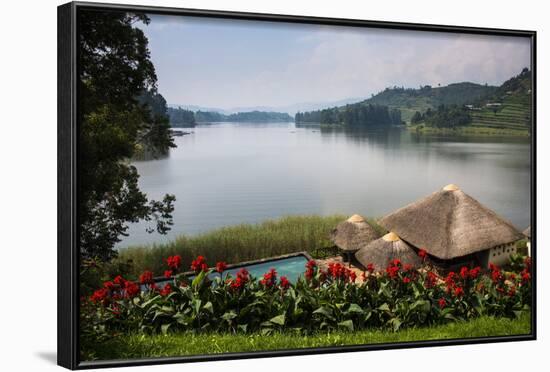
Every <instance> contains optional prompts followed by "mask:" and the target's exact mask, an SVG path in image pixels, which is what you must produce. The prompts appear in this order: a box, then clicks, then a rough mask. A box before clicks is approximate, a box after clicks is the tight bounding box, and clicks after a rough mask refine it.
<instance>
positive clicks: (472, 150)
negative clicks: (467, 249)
mask: <svg viewBox="0 0 550 372" xmlns="http://www.w3.org/2000/svg"><path fill="white" fill-rule="evenodd" d="M185 130H186V131H192V132H193V133H192V134H190V135H186V136H183V137H176V138H175V143H176V144H177V146H178V147H177V148H175V149H172V150H171V152H170V155H169V156H168V157H166V158H163V159H159V160H152V161H139V162H134V165H135V166H136V167H137V169H138V171H139V174H140V175H141V177H140V181H139V183H140V187H141V190H142V191H144V192H145V193H147V195H148V196H149V197H150V198H157V199H160V198H161V197H162V195H164V194H165V193H170V194H174V195H175V196H176V203H175V211H174V226H173V228H172V230H171V231H170V232H169V233H168V235H166V236H161V235H159V234H157V233H153V234H148V233H147V232H146V231H145V227H146V226H148V225H146V224H145V223H139V224H134V225H132V226H131V227H130V230H129V234H130V235H129V236H128V237H126V238H125V239H124V240H123V241H122V242H121V243H120V244H119V245H118V247H126V246H129V245H134V244H140V243H162V242H166V241H168V240H170V239H173V238H174V237H175V236H177V235H180V234H188V235H194V234H198V233H201V232H205V231H208V230H211V229H215V228H219V227H222V226H228V225H235V224H240V223H256V222H260V221H263V220H266V219H270V218H277V217H281V216H285V215H296V214H320V215H330V214H334V213H340V214H344V215H351V214H354V213H359V214H361V215H364V216H372V217H381V216H384V215H385V214H387V213H389V212H392V211H393V210H395V209H397V208H399V207H402V206H404V205H406V204H408V203H411V202H413V201H415V200H416V199H418V198H421V197H423V196H426V195H428V194H430V193H432V192H434V191H437V190H439V189H440V188H442V187H443V186H445V185H447V184H449V183H454V184H457V185H458V186H459V187H460V188H461V189H462V190H464V192H466V193H468V194H469V195H471V196H472V197H474V198H476V199H477V200H479V201H480V202H481V203H482V204H484V205H486V206H488V207H489V208H491V209H493V210H495V211H496V212H497V213H498V214H500V215H501V216H503V217H505V218H507V219H508V220H510V221H511V222H512V223H513V224H514V225H515V226H516V227H517V228H518V229H520V230H523V229H524V228H525V227H527V226H528V225H530V190H531V185H530V144H529V140H528V139H498V138H441V137H423V136H418V135H416V134H414V133H410V132H409V131H407V130H404V129H399V128H392V129H389V130H379V131H368V132H365V131H361V132H358V131H349V130H321V129H320V128H319V127H317V126H306V127H300V126H296V125H295V124H294V123H267V124H263V123H262V124H242V123H219V124H211V125H199V126H197V127H196V128H191V129H185Z"/></svg>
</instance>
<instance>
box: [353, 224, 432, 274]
mask: <svg viewBox="0 0 550 372" xmlns="http://www.w3.org/2000/svg"><path fill="white" fill-rule="evenodd" d="M355 259H356V260H357V262H359V263H360V264H361V265H362V266H363V267H364V268H366V267H367V266H368V265H369V264H373V265H374V269H375V270H376V271H382V270H384V269H385V268H386V267H387V266H388V263H389V262H390V261H392V260H394V259H398V260H400V261H401V262H402V263H403V264H409V265H412V266H413V267H414V268H418V267H420V266H421V265H422V260H421V259H420V257H419V256H418V254H417V253H416V251H415V250H414V248H413V247H411V246H410V245H409V244H407V243H406V242H404V241H403V240H401V239H400V238H399V236H397V234H395V233H393V232H389V233H387V234H386V235H384V236H383V237H381V238H379V239H376V240H373V241H372V242H370V243H369V244H367V245H366V246H364V247H363V248H361V249H360V250H358V251H357V252H356V253H355Z"/></svg>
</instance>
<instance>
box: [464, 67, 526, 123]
mask: <svg viewBox="0 0 550 372" xmlns="http://www.w3.org/2000/svg"><path fill="white" fill-rule="evenodd" d="M493 102H499V103H500V104H501V105H500V106H494V107H487V103H485V105H481V107H482V109H481V110H472V112H471V115H472V123H471V124H470V125H471V126H472V127H485V128H499V129H513V130H526V129H527V130H529V129H530V125H531V72H530V71H528V70H524V71H522V72H521V74H519V75H518V76H515V77H513V78H512V79H510V80H508V81H506V82H505V83H504V84H502V86H501V87H500V88H499V90H498V91H497V93H496V95H495V97H494V99H493ZM489 104H490V103H489Z"/></svg>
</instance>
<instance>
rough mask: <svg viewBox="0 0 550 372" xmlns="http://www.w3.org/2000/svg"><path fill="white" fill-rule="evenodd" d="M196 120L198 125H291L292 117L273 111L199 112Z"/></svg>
mask: <svg viewBox="0 0 550 372" xmlns="http://www.w3.org/2000/svg"><path fill="white" fill-rule="evenodd" d="M195 120H196V121H197V122H198V123H204V122H206V123H208V122H210V123H214V122H224V121H226V122H235V123H258V122H261V123H264V122H277V123H289V122H292V116H290V115H289V114H287V113H286V112H272V111H249V112H237V113H234V114H229V115H227V114H222V113H219V112H212V111H197V112H196V113H195Z"/></svg>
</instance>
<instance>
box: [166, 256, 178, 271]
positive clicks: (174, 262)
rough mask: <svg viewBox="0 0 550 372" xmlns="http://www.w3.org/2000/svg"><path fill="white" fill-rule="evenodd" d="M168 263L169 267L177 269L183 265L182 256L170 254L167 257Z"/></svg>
mask: <svg viewBox="0 0 550 372" xmlns="http://www.w3.org/2000/svg"><path fill="white" fill-rule="evenodd" d="M166 264H167V265H168V268H170V269H172V270H177V269H179V268H180V267H181V256H180V255H175V256H170V257H168V258H167V259H166Z"/></svg>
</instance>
